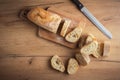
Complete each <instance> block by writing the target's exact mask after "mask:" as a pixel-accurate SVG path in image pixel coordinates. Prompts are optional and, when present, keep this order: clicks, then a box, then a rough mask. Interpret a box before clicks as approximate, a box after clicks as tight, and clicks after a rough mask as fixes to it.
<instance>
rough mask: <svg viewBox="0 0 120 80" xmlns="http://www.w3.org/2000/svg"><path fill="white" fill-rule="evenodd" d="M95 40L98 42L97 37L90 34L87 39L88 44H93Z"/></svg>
mask: <svg viewBox="0 0 120 80" xmlns="http://www.w3.org/2000/svg"><path fill="white" fill-rule="evenodd" d="M93 40H96V37H95V36H94V35H92V34H88V36H87V38H86V42H85V43H86V44H89V43H90V42H92V41H93Z"/></svg>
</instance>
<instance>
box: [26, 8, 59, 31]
mask: <svg viewBox="0 0 120 80" xmlns="http://www.w3.org/2000/svg"><path fill="white" fill-rule="evenodd" d="M27 18H28V19H29V20H30V21H32V22H33V23H35V24H36V25H38V26H40V27H42V28H44V29H46V30H48V31H50V32H53V33H56V32H57V29H58V27H59V24H60V22H61V17H60V16H59V15H57V14H54V13H51V12H48V11H46V10H44V9H43V8H40V7H35V8H33V9H31V10H30V11H29V12H28V14H27Z"/></svg>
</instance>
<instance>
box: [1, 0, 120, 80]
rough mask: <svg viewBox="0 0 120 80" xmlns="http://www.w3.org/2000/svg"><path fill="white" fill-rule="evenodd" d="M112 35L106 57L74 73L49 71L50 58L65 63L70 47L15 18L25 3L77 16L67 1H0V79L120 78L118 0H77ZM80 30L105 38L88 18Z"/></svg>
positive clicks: (93, 79)
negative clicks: (59, 58)
mask: <svg viewBox="0 0 120 80" xmlns="http://www.w3.org/2000/svg"><path fill="white" fill-rule="evenodd" d="M81 2H82V3H83V4H84V5H85V6H86V7H87V8H88V9H89V10H90V11H91V12H92V13H93V14H94V15H95V17H96V18H97V19H98V20H99V21H100V22H101V23H103V25H104V26H105V27H106V28H107V29H109V30H110V31H111V32H112V34H113V39H112V40H110V41H111V51H110V56H109V57H106V58H102V59H98V60H96V59H94V58H92V60H91V63H90V64H89V65H88V66H86V67H82V66H80V68H79V70H78V71H77V73H76V74H74V75H68V74H67V73H66V72H65V73H60V72H58V71H56V70H53V69H52V68H51V66H50V62H49V61H50V58H51V57H52V56H53V55H54V54H57V55H59V56H60V57H61V58H62V59H63V61H64V63H65V64H67V61H68V59H69V58H70V57H74V54H75V51H76V50H75V49H70V48H67V47H64V46H61V45H58V44H55V43H53V42H50V41H48V40H45V39H42V38H39V37H38V36H37V30H38V27H37V26H35V25H33V24H30V23H28V22H26V21H24V20H22V19H20V18H19V17H18V14H19V12H20V10H21V9H23V8H24V7H29V6H41V7H43V8H46V7H51V6H54V7H56V8H58V9H61V10H64V11H66V12H68V13H71V14H73V15H75V16H78V18H79V17H80V11H79V10H78V9H77V8H76V7H75V5H74V4H72V3H71V1H70V0H0V80H80V79H81V80H120V34H119V33H120V0H104V1H103V0H81ZM84 33H92V34H94V35H95V36H96V37H97V38H99V39H100V40H101V41H104V40H108V39H107V38H106V37H105V36H104V35H103V34H102V33H101V32H100V31H99V30H98V29H97V28H96V27H95V26H94V25H93V24H92V23H91V22H90V21H89V20H87V25H86V27H85V31H84Z"/></svg>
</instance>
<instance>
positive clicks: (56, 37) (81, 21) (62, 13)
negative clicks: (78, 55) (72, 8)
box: [38, 7, 86, 48]
mask: <svg viewBox="0 0 120 80" xmlns="http://www.w3.org/2000/svg"><path fill="white" fill-rule="evenodd" d="M47 10H48V11H49V12H52V13H55V14H58V15H60V16H61V17H62V20H64V19H70V20H71V24H70V26H69V28H68V30H67V33H69V32H70V31H72V30H73V29H74V28H75V27H77V26H78V24H79V25H80V26H81V28H82V30H83V31H84V27H85V24H86V19H85V18H83V17H80V18H77V16H75V15H73V14H70V13H67V12H65V11H63V10H60V9H57V8H55V7H50V8H48V9H47ZM81 16H83V15H82V14H81ZM82 35H84V34H82ZM38 36H39V37H41V38H44V39H47V40H50V41H52V42H55V43H58V44H61V45H63V46H66V47H69V48H76V47H77V44H78V42H79V41H78V42H76V43H70V42H67V41H66V40H65V38H64V37H62V36H60V35H59V33H57V34H55V33H51V32H49V31H47V30H45V29H42V28H39V30H38Z"/></svg>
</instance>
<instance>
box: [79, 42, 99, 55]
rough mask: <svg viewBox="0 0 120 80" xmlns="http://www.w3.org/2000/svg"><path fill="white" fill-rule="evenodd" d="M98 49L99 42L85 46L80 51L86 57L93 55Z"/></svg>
mask: <svg viewBox="0 0 120 80" xmlns="http://www.w3.org/2000/svg"><path fill="white" fill-rule="evenodd" d="M97 48H98V42H97V41H92V42H91V43H89V44H86V45H84V46H83V47H82V48H81V49H80V53H81V54H85V55H90V54H93V53H94V52H95V51H96V50H97Z"/></svg>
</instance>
